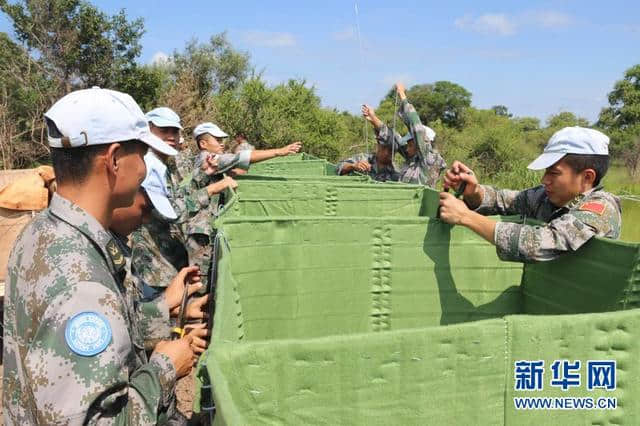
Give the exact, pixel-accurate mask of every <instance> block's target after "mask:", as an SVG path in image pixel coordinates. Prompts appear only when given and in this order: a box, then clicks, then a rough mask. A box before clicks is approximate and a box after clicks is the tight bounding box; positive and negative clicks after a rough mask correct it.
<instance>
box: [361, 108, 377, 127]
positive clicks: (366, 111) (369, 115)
mask: <svg viewBox="0 0 640 426" xmlns="http://www.w3.org/2000/svg"><path fill="white" fill-rule="evenodd" d="M362 116H363V117H364V118H365V119H366V120H367V121H368V122H370V123H373V120H374V117H375V116H376V113H375V111H374V109H373V108H372V107H370V106H369V105H362Z"/></svg>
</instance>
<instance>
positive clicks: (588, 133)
mask: <svg viewBox="0 0 640 426" xmlns="http://www.w3.org/2000/svg"><path fill="white" fill-rule="evenodd" d="M608 145H609V138H608V137H607V136H606V135H604V134H603V133H601V132H599V131H597V130H593V129H587V128H583V127H565V128H564V129H562V130H559V131H557V132H556V133H555V134H553V136H551V139H549V142H548V143H547V146H546V147H545V149H544V152H543V153H542V154H541V155H540V156H539V157H538V158H536V159H535V160H534V161H533V162H532V163H531V164H529V168H530V169H533V170H542V169H545V173H544V176H543V177H542V185H540V186H537V187H535V188H531V189H527V190H524V191H511V190H504V189H503V190H498V189H495V188H492V187H490V186H486V185H479V184H478V180H477V179H476V176H475V175H474V174H473V172H472V171H471V169H469V168H468V167H467V166H465V165H464V164H462V163H460V162H458V161H456V162H454V163H453V165H452V167H451V170H448V171H447V173H446V175H445V185H444V186H445V189H448V188H460V186H461V184H462V183H463V182H464V183H466V187H465V188H464V192H463V195H464V197H463V199H464V201H461V200H458V199H457V198H455V197H454V196H453V195H452V194H449V193H447V192H442V193H441V194H440V217H441V218H442V220H444V221H445V222H447V223H450V224H454V225H463V226H466V227H468V228H469V229H471V230H473V231H474V232H476V233H477V234H479V235H480V236H482V237H483V238H485V239H486V240H487V241H489V242H490V243H492V244H495V245H496V248H497V252H498V256H499V257H500V258H501V259H502V260H511V261H520V262H536V261H545V260H551V259H555V258H557V257H558V256H560V255H562V254H563V253H568V252H573V251H575V250H577V249H578V248H580V247H581V246H582V245H583V244H585V243H586V242H587V241H589V240H590V239H591V238H593V237H595V236H598V237H606V238H614V239H615V238H618V237H619V236H620V228H621V226H622V216H621V208H620V201H619V200H618V198H617V197H615V196H613V195H612V194H610V193H608V192H605V191H604V190H603V187H602V186H601V184H600V182H601V179H602V178H603V177H604V175H605V174H606V173H607V169H608V167H609V149H608ZM495 214H500V215H513V214H519V215H522V216H523V217H525V218H532V219H537V220H540V221H543V222H546V225H542V226H533V225H527V224H520V223H510V222H496V221H495V220H493V219H490V218H487V217H485V215H495Z"/></svg>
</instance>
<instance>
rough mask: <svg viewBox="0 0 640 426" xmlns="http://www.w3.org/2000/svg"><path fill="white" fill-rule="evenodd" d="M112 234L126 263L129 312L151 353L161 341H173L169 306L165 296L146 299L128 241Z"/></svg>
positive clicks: (124, 283)
mask: <svg viewBox="0 0 640 426" xmlns="http://www.w3.org/2000/svg"><path fill="white" fill-rule="evenodd" d="M111 234H112V235H113V238H114V240H115V241H116V243H118V247H119V248H120V251H122V254H123V255H124V258H125V261H126V262H125V271H126V275H125V277H124V281H123V285H124V288H125V290H126V292H127V294H129V295H131V296H132V297H129V298H127V301H128V303H129V304H130V306H129V310H130V311H131V312H135V314H136V321H137V324H138V327H139V329H140V334H141V336H142V338H143V341H144V347H145V349H146V350H147V351H151V350H153V348H154V347H155V346H156V344H157V343H158V342H159V341H161V340H170V339H171V322H170V317H169V306H168V305H167V303H166V299H165V297H164V294H157V295H155V297H145V288H144V286H145V283H143V282H142V281H141V280H140V279H138V278H137V277H136V276H135V275H133V273H132V272H131V249H130V248H129V246H128V245H127V239H126V238H125V237H123V236H120V235H118V234H116V233H114V232H112V233H111ZM167 284H168V283H167Z"/></svg>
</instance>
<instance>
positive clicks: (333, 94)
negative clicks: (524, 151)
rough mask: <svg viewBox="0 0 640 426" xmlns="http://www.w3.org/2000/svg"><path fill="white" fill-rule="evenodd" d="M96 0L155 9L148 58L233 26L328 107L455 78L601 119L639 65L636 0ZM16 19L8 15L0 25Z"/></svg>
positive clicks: (267, 62)
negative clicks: (397, 85) (615, 90)
mask: <svg viewBox="0 0 640 426" xmlns="http://www.w3.org/2000/svg"><path fill="white" fill-rule="evenodd" d="M93 3H94V4H96V5H97V6H99V7H100V8H101V9H102V10H104V11H106V12H108V13H115V12H117V11H118V10H120V9H122V8H124V9H125V10H126V11H127V15H128V16H129V18H137V17H143V18H144V22H145V29H146V33H145V35H144V36H143V38H142V46H143V53H142V56H141V58H140V61H141V62H143V63H151V62H153V61H154V60H158V59H159V58H163V57H166V55H169V54H171V53H172V52H173V51H174V50H176V49H177V50H181V49H183V47H184V46H185V43H186V42H187V41H189V40H191V39H193V38H197V39H199V40H201V41H204V40H207V39H208V38H209V37H210V36H211V35H213V34H216V33H219V32H222V31H227V35H228V37H229V40H230V41H231V42H232V44H233V46H234V47H235V48H237V49H239V50H242V51H246V52H248V53H249V54H250V55H251V62H252V64H253V65H254V66H255V68H256V69H257V70H258V71H262V72H263V75H264V78H265V79H266V80H267V81H268V82H269V83H270V84H277V83H280V82H282V81H286V80H288V79H289V78H298V79H305V80H306V81H307V82H308V83H309V84H312V85H314V86H315V88H316V93H317V94H318V95H319V96H320V97H321V99H322V103H323V105H324V106H327V107H335V108H337V109H339V110H347V111H350V112H353V113H355V112H357V111H358V110H359V107H360V105H361V104H362V103H369V104H373V105H374V106H375V105H377V104H378V102H379V101H380V99H381V98H382V97H383V96H384V95H385V94H386V93H387V91H388V90H389V89H390V88H391V86H392V85H393V83H394V82H395V81H402V82H403V83H404V84H405V85H407V86H411V85H413V84H422V83H431V82H434V81H438V80H449V81H452V82H455V83H458V84H460V85H462V86H463V87H465V88H466V89H467V90H469V91H470V92H471V93H472V95H473V98H472V103H473V105H474V106H476V107H478V108H490V107H491V106H493V105H506V106H507V107H508V108H509V110H510V112H511V113H513V114H514V115H516V116H534V117H538V118H540V119H541V120H543V122H544V120H546V119H547V118H548V117H549V115H551V114H555V113H558V112H561V111H572V112H574V113H576V114H578V115H580V116H582V117H586V118H587V119H589V120H590V121H594V120H596V119H597V117H598V113H599V111H600V109H601V108H602V107H604V106H606V105H607V94H608V93H609V91H611V89H612V87H613V85H614V83H615V82H616V81H617V80H619V79H621V78H622V77H623V75H624V72H625V70H626V69H628V68H630V67H631V66H633V65H635V64H637V63H640V48H639V42H640V19H639V18H640V2H631V1H618V0H611V1H608V2H606V3H603V2H601V1H597V2H596V1H578V0H575V1H574V0H556V1H527V2H524V1H511V2H504V1H494V0H485V1H482V2H479V1H438V2H433V1H425V0H423V1H413V0H404V1H401V2H390V1H377V0H375V1H374V0H369V1H366V0H360V1H348V0H342V1H341V0H323V1H316V2H310V1H299V0H297V1H289V0H286V1H285V0H283V1H278V0H272V1H268V2H266V1H251V0H244V1H241V2H234V1H212V0H208V1H200V0H183V1H180V2H178V1H171V2H170V1H164V0H163V1H144V2H143V1H120V0H95V1H93ZM356 10H357V13H356ZM10 28H11V27H10V24H9V22H7V20H6V18H5V17H4V16H0V31H9V32H10V31H11V29H10Z"/></svg>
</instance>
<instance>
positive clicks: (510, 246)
mask: <svg viewBox="0 0 640 426" xmlns="http://www.w3.org/2000/svg"><path fill="white" fill-rule="evenodd" d="M483 188H484V190H485V195H484V198H483V200H482V203H481V204H480V206H479V207H478V208H477V209H476V211H477V212H478V213H481V214H483V215H493V214H500V215H513V214H519V215H522V216H523V217H524V218H532V219H537V220H540V221H542V222H547V224H546V225H543V226H531V225H523V224H517V223H506V222H498V223H497V224H496V229H495V234H494V239H495V243H496V247H497V252H498V256H499V257H500V259H502V260H511V261H518V262H537V261H545V260H552V259H555V258H557V257H558V256H560V255H561V254H562V253H565V252H568V251H575V250H577V249H578V248H580V246H582V245H583V244H584V243H586V242H587V241H588V240H589V239H590V238H592V237H594V236H598V237H606V238H614V239H616V238H618V237H619V236H620V229H621V227H622V215H621V212H622V209H621V207H620V200H619V199H618V198H617V197H615V196H614V195H612V194H609V193H608V192H605V191H603V190H602V187H601V186H599V187H596V188H593V189H592V190H590V191H588V192H586V193H584V194H580V195H578V196H577V197H576V198H575V199H573V200H572V201H571V202H569V203H568V204H567V205H566V206H565V207H560V208H558V207H556V206H554V205H553V204H551V201H549V198H548V197H547V195H546V193H545V191H544V187H543V186H538V187H535V188H531V189H527V190H524V191H511V190H496V189H495V188H492V187H490V186H483Z"/></svg>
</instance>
